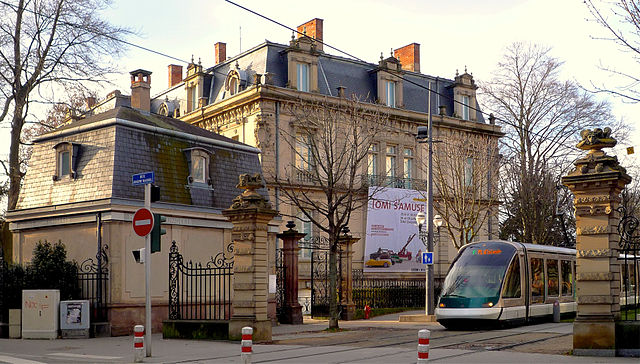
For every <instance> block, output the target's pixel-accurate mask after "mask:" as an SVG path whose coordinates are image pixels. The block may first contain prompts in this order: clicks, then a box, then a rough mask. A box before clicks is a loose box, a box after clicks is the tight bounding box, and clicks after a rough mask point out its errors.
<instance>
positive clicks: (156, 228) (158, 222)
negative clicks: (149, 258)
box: [151, 214, 167, 253]
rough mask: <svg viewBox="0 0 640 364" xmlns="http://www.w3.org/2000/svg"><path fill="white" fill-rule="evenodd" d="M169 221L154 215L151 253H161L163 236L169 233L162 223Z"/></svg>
mask: <svg viewBox="0 0 640 364" xmlns="http://www.w3.org/2000/svg"><path fill="white" fill-rule="evenodd" d="M165 221H167V218H166V217H164V216H162V215H160V214H153V229H152V230H151V253H155V252H159V251H160V248H161V246H160V241H161V238H162V235H164V234H166V233H167V231H166V230H165V229H163V228H162V223H163V222H165Z"/></svg>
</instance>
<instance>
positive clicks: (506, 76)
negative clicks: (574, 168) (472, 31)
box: [481, 43, 619, 244]
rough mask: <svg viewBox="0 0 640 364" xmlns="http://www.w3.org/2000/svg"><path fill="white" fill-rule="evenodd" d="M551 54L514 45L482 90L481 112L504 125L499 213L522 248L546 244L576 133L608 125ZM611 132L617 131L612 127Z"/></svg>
mask: <svg viewBox="0 0 640 364" xmlns="http://www.w3.org/2000/svg"><path fill="white" fill-rule="evenodd" d="M561 66H562V62H560V61H559V60H558V59H556V58H553V57H552V56H551V55H550V49H549V48H545V47H541V46H538V45H531V44H524V43H514V44H512V45H510V46H509V47H508V48H507V50H506V53H505V55H504V57H503V59H502V61H500V62H499V63H498V67H497V70H496V71H495V72H494V74H493V78H492V79H491V80H490V81H489V82H486V83H483V84H481V90H482V96H483V99H484V103H483V104H484V106H485V107H486V108H487V109H488V110H490V111H491V112H492V113H494V114H495V115H496V117H497V119H498V120H499V121H501V122H502V124H503V125H502V131H503V132H505V133H506V135H505V136H504V137H503V138H502V139H501V146H500V147H501V153H502V154H503V155H504V165H505V167H506V168H503V169H502V178H501V181H502V184H501V194H502V197H503V199H504V202H505V204H504V207H506V208H507V209H505V210H504V211H503V212H504V213H505V214H506V216H507V217H517V228H518V230H519V231H520V236H521V238H522V241H523V242H527V243H538V244H545V243H548V241H547V233H548V229H547V226H548V219H549V218H550V217H549V216H550V215H552V214H553V211H554V210H555V206H556V199H555V196H556V193H555V186H556V185H558V181H559V178H560V176H561V175H562V173H563V172H564V171H566V169H567V168H569V167H570V166H571V163H570V162H571V161H572V159H573V158H574V157H575V156H576V153H577V149H576V148H575V147H574V145H575V143H576V142H577V141H578V140H577V139H578V137H579V132H580V131H581V130H583V129H587V128H594V127H600V126H602V125H603V124H604V123H612V120H613V117H612V115H611V113H610V107H609V105H608V103H606V102H603V101H598V100H596V99H595V97H594V95H592V94H590V93H588V92H586V91H584V90H582V89H581V88H580V87H579V86H578V85H577V84H575V83H573V82H571V81H563V80H561V79H560V77H559V71H560V68H561ZM612 124H614V125H612V128H613V129H619V127H618V126H617V123H615V122H613V123H612Z"/></svg>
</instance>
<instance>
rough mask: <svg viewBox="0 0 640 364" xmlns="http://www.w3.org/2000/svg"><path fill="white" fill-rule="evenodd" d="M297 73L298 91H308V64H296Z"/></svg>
mask: <svg viewBox="0 0 640 364" xmlns="http://www.w3.org/2000/svg"><path fill="white" fill-rule="evenodd" d="M296 69H297V75H298V84H297V86H298V91H304V92H309V65H308V64H306V63H298V64H297V65H296Z"/></svg>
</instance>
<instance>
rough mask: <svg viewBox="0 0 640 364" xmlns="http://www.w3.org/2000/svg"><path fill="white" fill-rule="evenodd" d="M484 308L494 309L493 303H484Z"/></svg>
mask: <svg viewBox="0 0 640 364" xmlns="http://www.w3.org/2000/svg"><path fill="white" fill-rule="evenodd" d="M482 307H493V302H487V303H483V304H482Z"/></svg>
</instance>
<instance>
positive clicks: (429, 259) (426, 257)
mask: <svg viewBox="0 0 640 364" xmlns="http://www.w3.org/2000/svg"><path fill="white" fill-rule="evenodd" d="M422 264H429V265H431V264H433V252H424V253H422Z"/></svg>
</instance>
